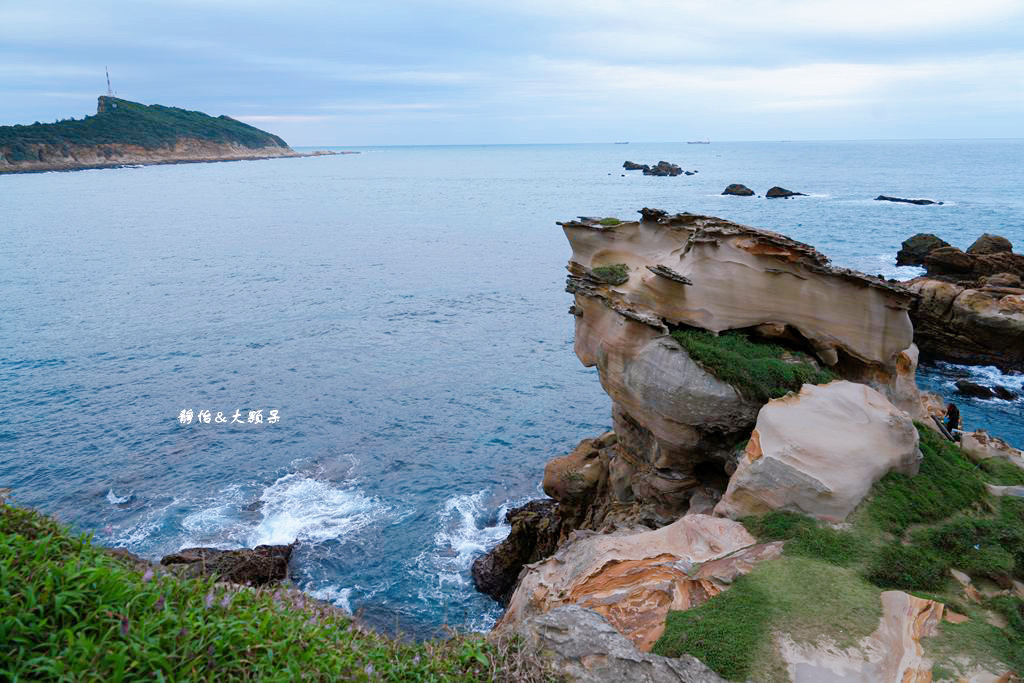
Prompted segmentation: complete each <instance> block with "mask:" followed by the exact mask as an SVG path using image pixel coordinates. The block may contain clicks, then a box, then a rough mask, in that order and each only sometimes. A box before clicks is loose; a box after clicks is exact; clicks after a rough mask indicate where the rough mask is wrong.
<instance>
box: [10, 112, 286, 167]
mask: <svg viewBox="0 0 1024 683" xmlns="http://www.w3.org/2000/svg"><path fill="white" fill-rule="evenodd" d="M182 138H194V139H198V140H203V141H207V142H213V143H234V144H237V145H242V146H244V147H249V148H251V149H258V148H261V147H283V148H287V147H288V144H287V143H286V142H285V141H284V140H282V139H281V138H279V137H277V136H276V135H271V134H270V133H267V132H264V131H262V130H260V129H259V128H255V127H253V126H250V125H248V124H245V123H242V122H241V121H236V120H235V119H232V118H230V117H227V116H218V117H213V116H208V115H206V114H204V113H202V112H198V111H188V110H186V109H178V108H177V107H164V106H162V105H159V104H153V105H149V106H147V105H144V104H139V103H137V102H129V101H128V100H122V99H119V98H116V97H107V96H102V97H100V98H99V107H98V113H97V114H96V115H95V116H87V117H85V118H84V119H77V120H76V119H68V120H66V121H60V122H58V123H34V124H32V125H30V126H0V151H3V153H4V156H6V157H7V159H8V160H10V161H12V162H18V161H27V160H29V159H34V158H36V156H35V154H34V153H33V152H32V150H31V146H33V145H52V146H55V147H58V148H60V147H64V146H66V145H85V146H92V145H107V144H127V145H139V146H140V147H144V148H145V149H160V148H170V147H173V146H174V144H175V142H177V141H178V140H180V139H182Z"/></svg>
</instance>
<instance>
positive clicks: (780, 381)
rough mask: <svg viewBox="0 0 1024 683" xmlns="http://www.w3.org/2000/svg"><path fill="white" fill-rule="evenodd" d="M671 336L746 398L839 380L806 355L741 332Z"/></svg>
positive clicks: (763, 397) (684, 332)
mask: <svg viewBox="0 0 1024 683" xmlns="http://www.w3.org/2000/svg"><path fill="white" fill-rule="evenodd" d="M672 337H673V339H675V340H676V341H677V342H679V345H680V346H682V347H683V348H684V349H686V353H688V354H689V355H690V357H691V358H693V360H695V361H696V362H697V363H699V364H700V365H701V367H703V368H704V369H705V370H707V371H708V372H710V373H711V374H712V375H714V376H715V377H717V378H718V379H720V380H722V381H723V382H726V383H728V384H731V385H732V386H734V387H735V388H736V390H737V391H739V392H740V393H741V394H743V395H744V396H746V397H747V398H752V399H759V400H761V401H767V400H769V399H772V398H780V397H782V396H785V395H786V394H787V393H789V392H790V391H799V390H800V387H801V386H802V385H804V384H826V383H828V382H831V381H832V380H834V379H837V376H836V375H835V374H834V373H832V372H831V371H829V370H825V369H822V368H819V367H818V366H817V365H816V364H815V363H814V362H813V361H812V360H811V359H810V358H809V357H808V356H806V355H805V354H802V353H794V352H790V351H787V350H786V349H784V348H782V347H781V346H777V345H775V344H762V343H756V342H752V341H751V340H750V339H749V338H748V337H747V335H745V334H743V333H742V332H723V333H722V334H719V335H716V334H714V333H713V332H707V331H705V330H698V329H685V330H676V331H675V332H673V333H672Z"/></svg>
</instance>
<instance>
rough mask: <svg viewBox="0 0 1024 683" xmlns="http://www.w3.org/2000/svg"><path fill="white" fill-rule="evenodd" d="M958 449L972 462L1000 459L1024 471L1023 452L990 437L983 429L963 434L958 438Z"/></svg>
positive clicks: (994, 437) (996, 438)
mask: <svg viewBox="0 0 1024 683" xmlns="http://www.w3.org/2000/svg"><path fill="white" fill-rule="evenodd" d="M960 449H961V450H962V451H963V452H964V455H966V456H967V457H968V458H970V459H971V460H972V461H973V462H981V461H982V460H988V459H989V458H1002V459H1003V460H1008V461H1009V462H1012V463H1013V464H1015V465H1017V466H1018V467H1020V468H1021V469H1024V452H1021V450H1020V449H1018V448H1014V447H1013V446H1011V445H1010V444H1008V443H1006V442H1005V441H1003V440H1002V439H1000V438H999V437H997V436H992V435H991V434H989V433H988V432H986V431H985V430H984V429H979V430H977V431H974V432H964V433H963V435H961V437H960Z"/></svg>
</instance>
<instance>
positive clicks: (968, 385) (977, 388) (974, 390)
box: [956, 379, 995, 398]
mask: <svg viewBox="0 0 1024 683" xmlns="http://www.w3.org/2000/svg"><path fill="white" fill-rule="evenodd" d="M956 393H958V394H961V395H963V396H973V397H974V398H992V397H993V396H995V393H994V392H993V391H992V390H991V389H989V388H988V387H983V386H981V385H980V384H978V383H976V382H972V381H971V380H969V379H958V380H957V381H956Z"/></svg>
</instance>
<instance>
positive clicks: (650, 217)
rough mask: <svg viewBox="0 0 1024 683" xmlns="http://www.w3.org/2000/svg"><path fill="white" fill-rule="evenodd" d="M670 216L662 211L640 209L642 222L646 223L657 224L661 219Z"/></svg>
mask: <svg viewBox="0 0 1024 683" xmlns="http://www.w3.org/2000/svg"><path fill="white" fill-rule="evenodd" d="M666 215H668V214H667V213H666V212H665V211H662V210H661V209H648V208H646V207H644V208H643V209H640V220H641V221H642V222H644V223H657V222H658V219H659V218H664V217H665V216H666Z"/></svg>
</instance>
